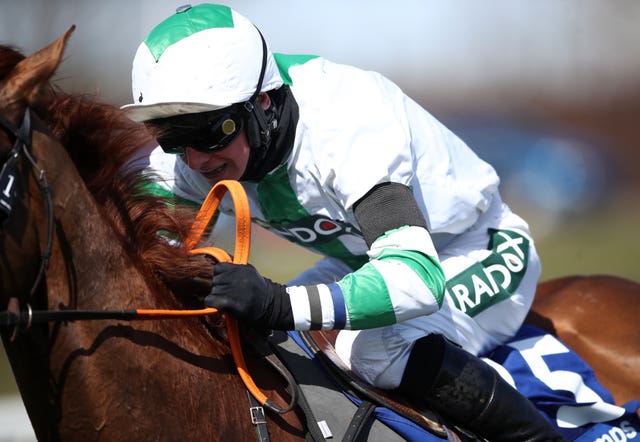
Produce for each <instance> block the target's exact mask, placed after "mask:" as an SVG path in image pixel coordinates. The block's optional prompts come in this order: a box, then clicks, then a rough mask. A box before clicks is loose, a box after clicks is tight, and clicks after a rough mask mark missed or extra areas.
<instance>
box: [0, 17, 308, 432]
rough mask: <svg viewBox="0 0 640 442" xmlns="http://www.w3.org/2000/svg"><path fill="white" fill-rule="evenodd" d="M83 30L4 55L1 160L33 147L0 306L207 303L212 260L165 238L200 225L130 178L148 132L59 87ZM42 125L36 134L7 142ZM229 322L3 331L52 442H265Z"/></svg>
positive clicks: (286, 420)
mask: <svg viewBox="0 0 640 442" xmlns="http://www.w3.org/2000/svg"><path fill="white" fill-rule="evenodd" d="M72 30H73V29H70V30H69V31H68V32H67V33H66V34H64V35H63V36H62V37H61V38H60V39H59V40H57V41H55V42H54V43H52V44H51V45H50V46H48V47H46V48H44V49H42V50H40V51H38V52H37V53H35V54H33V55H32V56H30V57H28V58H24V57H23V56H21V55H20V54H19V53H18V52H17V51H15V50H13V49H11V48H8V47H1V48H0V78H1V80H0V81H1V83H0V109H2V115H3V118H4V119H5V120H6V122H7V124H5V125H4V126H7V127H8V128H7V129H6V130H2V131H0V132H1V135H0V146H1V147H0V149H1V155H2V157H3V158H5V159H6V158H13V155H12V154H10V149H11V146H12V143H13V142H14V141H16V140H17V137H20V138H21V139H23V140H24V141H26V146H30V148H29V149H27V148H26V147H25V149H24V152H22V154H21V155H20V156H18V157H17V159H16V161H14V162H13V163H12V164H13V167H15V171H16V173H15V174H14V176H15V182H12V183H11V186H19V189H18V190H19V197H18V198H17V199H16V200H15V201H14V202H13V203H12V210H11V213H10V214H8V216H7V218H6V220H5V221H4V223H3V225H2V231H1V233H0V249H1V250H2V252H1V258H0V293H1V295H0V297H1V298H0V305H1V306H2V307H3V308H7V306H8V305H9V304H10V300H9V297H12V298H13V299H14V300H16V302H19V303H20V305H21V306H22V307H23V308H24V306H25V305H26V304H27V303H29V308H33V309H38V310H65V309H86V310H102V309H118V310H119V309H127V308H132V307H134V308H135V307H140V306H153V307H157V308H160V309H180V308H184V306H185V305H192V304H193V302H195V301H193V299H191V300H190V299H186V300H185V299H183V300H180V299H178V298H177V297H176V296H174V294H173V293H175V292H178V290H177V289H176V287H181V290H180V291H188V292H190V293H196V294H197V293H198V290H200V294H201V295H202V291H201V288H200V289H198V286H197V285H196V284H191V287H189V286H190V283H189V281H190V280H192V281H193V280H197V278H204V277H207V276H208V277H209V278H210V275H211V272H212V267H211V263H210V262H209V260H208V259H206V258H203V257H202V256H200V257H198V256H192V255H189V254H188V253H186V251H185V250H183V249H181V248H180V247H176V246H175V244H174V243H172V242H170V241H168V240H167V239H166V238H165V239H161V240H159V238H158V234H157V232H158V231H159V229H160V230H164V231H167V232H172V234H173V235H176V237H177V239H178V240H179V241H180V240H184V238H185V227H184V226H189V225H190V224H191V222H192V221H193V219H194V215H195V214H194V213H193V211H188V210H186V209H185V210H183V211H181V210H177V209H172V210H167V208H168V206H167V202H166V201H163V200H162V199H161V198H153V197H149V196H148V195H147V196H142V192H141V191H140V188H139V186H140V184H139V181H138V183H137V184H136V182H135V181H137V179H136V180H135V181H134V178H133V175H135V174H131V175H130V176H129V177H128V176H118V174H117V173H116V170H117V169H118V168H120V167H121V166H122V164H123V162H124V161H125V160H126V158H127V157H128V155H130V154H131V153H132V152H133V151H135V149H137V148H139V147H140V146H141V145H144V144H146V143H147V142H148V141H149V140H148V139H147V138H146V135H144V134H143V133H144V131H143V130H141V128H140V127H137V126H136V125H133V124H131V123H130V122H128V121H127V119H126V118H125V117H124V116H123V115H121V114H120V113H119V110H117V109H115V108H113V107H112V106H106V105H103V104H99V103H97V102H96V101H95V100H93V99H91V97H88V96H72V95H68V94H64V93H62V92H61V91H56V90H55V89H54V88H53V87H52V86H51V85H50V84H49V83H48V80H49V77H50V76H51V75H52V74H53V72H54V71H55V69H56V67H57V65H58V63H59V62H60V59H61V56H62V54H63V49H64V46H65V43H66V41H67V39H68V38H69V35H70V34H71V32H72ZM27 108H28V109H30V111H27ZM25 112H28V113H25ZM28 114H30V117H29V118H30V124H31V130H32V135H28V134H26V133H25V134H21V133H13V134H11V133H7V132H11V130H10V128H12V127H16V128H17V127H19V126H20V121H21V120H22V122H23V123H22V124H23V125H24V124H25V123H24V122H25V121H26V120H27V117H26V115H28ZM14 132H17V131H14ZM29 138H30V139H29ZM61 142H62V143H63V144H64V145H65V147H66V148H64V147H63V146H62V144H61ZM132 149H133V150H132ZM42 172H46V183H43V182H42V181H43V180H42V176H43V175H42ZM3 183H5V182H4V181H3ZM85 183H86V184H85ZM5 184H6V187H5V188H3V191H5V192H7V193H10V190H11V189H12V187H11V186H10V185H9V184H7V183H5ZM90 190H91V191H90ZM47 195H50V202H51V204H48V203H47V201H48V198H47ZM132 195H133V197H132ZM136 195H138V197H137V198H136V197H135V196H136ZM125 239H126V240H125ZM179 241H178V242H179ZM172 244H173V245H172ZM43 252H45V253H43ZM45 261H46V262H48V266H47V267H48V268H47V269H46V271H45V272H44V273H45V276H44V277H43V278H39V276H38V275H39V272H40V268H41V263H42V262H45ZM221 325H222V323H221V321H220V320H219V319H218V320H217V319H216V318H212V319H211V320H209V321H203V320H200V319H198V318H185V319H181V320H163V321H141V322H137V323H136V324H135V325H133V323H132V322H124V321H89V322H82V323H80V322H69V323H53V324H44V325H38V324H33V325H32V326H31V327H30V329H29V330H28V332H24V333H16V334H14V333H11V332H10V331H8V330H6V329H2V331H1V333H2V340H3V343H4V347H5V350H6V352H7V354H8V358H9V360H10V363H11V366H12V369H13V372H14V376H15V378H16V382H17V384H18V388H19V390H20V393H21V396H22V399H23V401H24V404H25V408H26V410H27V413H28V415H29V418H30V420H31V423H32V426H33V429H34V432H35V435H36V437H37V438H38V440H118V439H125V440H181V439H183V438H185V437H187V438H189V439H192V440H223V439H228V438H229V437H230V435H233V437H234V439H237V440H245V439H246V440H254V439H255V438H256V429H255V426H254V424H252V421H251V416H250V413H249V410H250V402H249V400H248V397H247V390H246V388H245V386H244V385H243V383H242V382H241V380H240V378H239V377H238V375H237V372H236V368H235V366H234V364H233V361H232V359H231V356H230V350H229V344H228V343H227V340H226V336H225V333H224V330H223V329H222V328H221ZM261 372H264V374H263V375H261ZM252 373H254V375H255V376H256V382H258V383H259V385H261V387H263V388H264V390H265V391H266V392H267V393H268V394H270V395H271V394H273V395H274V397H279V396H278V395H277V392H276V391H275V390H276V389H277V390H281V387H280V385H279V382H278V379H277V378H274V376H273V375H271V374H270V372H269V371H268V370H265V368H264V367H263V368H261V367H260V366H259V365H258V366H257V367H252ZM284 399H286V397H285V398H284ZM267 421H268V423H267V425H268V430H269V432H270V434H271V437H272V438H273V439H275V440H282V441H294V440H304V439H305V437H304V436H305V432H304V426H303V425H302V423H301V420H300V419H299V417H298V415H297V414H296V413H287V414H286V415H275V416H273V415H268V416H267Z"/></svg>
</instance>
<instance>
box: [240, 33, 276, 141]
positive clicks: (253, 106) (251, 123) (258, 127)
mask: <svg viewBox="0 0 640 442" xmlns="http://www.w3.org/2000/svg"><path fill="white" fill-rule="evenodd" d="M256 30H257V31H258V34H260V39H261V40H262V67H261V68H260V77H259V78H258V84H257V86H256V90H255V92H254V93H253V95H252V96H251V97H250V98H249V99H248V100H247V101H245V103H244V108H245V110H246V111H247V113H248V114H249V115H248V118H247V119H248V121H247V123H248V124H247V126H248V128H251V129H252V130H248V131H247V136H248V137H249V143H250V144H251V147H252V148H254V149H259V150H264V151H266V149H267V147H268V146H269V144H270V143H271V132H272V131H274V130H275V129H277V128H278V120H277V119H276V116H275V112H273V110H274V108H273V106H270V107H269V109H268V110H267V112H265V110H264V109H263V108H262V105H261V104H260V101H259V100H258V95H259V94H260V90H261V89H262V82H263V81H264V75H265V71H266V68H267V43H266V42H265V40H264V37H263V36H262V33H261V32H260V30H259V29H258V28H256Z"/></svg>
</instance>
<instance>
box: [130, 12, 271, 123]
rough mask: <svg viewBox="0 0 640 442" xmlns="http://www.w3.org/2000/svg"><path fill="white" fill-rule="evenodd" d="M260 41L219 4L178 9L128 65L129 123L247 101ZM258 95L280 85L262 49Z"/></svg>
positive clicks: (253, 87)
mask: <svg viewBox="0 0 640 442" xmlns="http://www.w3.org/2000/svg"><path fill="white" fill-rule="evenodd" d="M262 56H263V48H262V38H261V36H260V33H259V31H258V29H257V28H256V27H255V26H254V25H253V24H252V23H251V22H250V21H249V20H248V19H246V18H245V17H243V16H242V15H240V14H239V13H237V12H236V11H234V10H233V9H231V8H229V7H228V6H224V5H213V4H200V5H196V6H189V5H186V6H183V7H180V8H178V10H177V12H176V13H175V14H174V15H172V16H170V17H169V18H167V19H166V20H164V21H163V22H161V23H160V24H159V25H158V26H156V27H155V28H154V29H153V30H152V31H151V32H150V33H149V35H148V36H147V38H146V39H145V40H144V41H143V42H142V43H141V44H140V46H139V47H138V50H137V52H136V55H135V58H134V60H133V68H132V72H131V81H132V84H131V89H132V94H133V101H134V102H133V103H132V104H129V105H126V106H123V109H126V110H127V114H128V116H129V118H131V119H132V120H134V121H146V120H150V119H154V118H164V117H170V116H174V115H179V114H186V113H194V112H205V111H210V110H215V109H220V108H224V107H227V106H230V105H232V104H234V103H239V102H243V101H246V100H247V99H249V98H250V97H251V96H252V95H253V93H254V92H255V90H256V86H257V84H258V79H259V76H260V69H261V67H262ZM266 56H267V63H266V69H265V77H264V80H263V83H262V88H261V91H262V92H264V91H268V90H272V89H277V88H278V87H280V86H281V85H282V84H283V81H282V78H281V77H280V74H279V73H278V68H277V66H276V62H275V60H274V58H273V54H272V53H271V51H270V50H267V55H266Z"/></svg>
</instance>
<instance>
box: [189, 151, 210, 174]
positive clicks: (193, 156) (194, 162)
mask: <svg viewBox="0 0 640 442" xmlns="http://www.w3.org/2000/svg"><path fill="white" fill-rule="evenodd" d="M209 155H211V154H210V153H208V152H200V151H198V150H195V149H192V148H190V147H187V149H186V151H185V161H186V163H187V166H189V168H190V169H193V170H200V168H201V167H202V166H203V165H204V163H205V162H206V161H207V160H208V159H209Z"/></svg>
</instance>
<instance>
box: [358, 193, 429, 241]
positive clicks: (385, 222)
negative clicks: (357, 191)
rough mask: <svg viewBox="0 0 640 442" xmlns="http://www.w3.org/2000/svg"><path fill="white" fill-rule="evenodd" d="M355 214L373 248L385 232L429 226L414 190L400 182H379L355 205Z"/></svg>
mask: <svg viewBox="0 0 640 442" xmlns="http://www.w3.org/2000/svg"><path fill="white" fill-rule="evenodd" d="M353 213H354V214H355V216H356V220H357V221H358V224H359V225H360V229H361V231H362V233H363V235H364V239H365V241H366V242H367V245H368V246H369V247H371V244H373V242H374V241H375V240H376V239H378V238H379V237H380V236H382V235H383V234H384V233H385V232H387V231H389V230H392V229H397V228H398V227H403V226H418V227H424V228H425V229H426V228H427V222H426V220H425V218H424V215H423V214H422V212H421V211H420V208H419V207H418V203H417V202H416V199H415V198H414V196H413V193H412V192H411V189H409V188H408V187H407V186H405V185H404V184H400V183H390V182H388V183H381V184H378V185H376V186H375V187H373V188H372V189H371V190H370V191H369V192H367V193H366V195H365V196H363V197H362V198H360V199H359V200H358V201H357V202H356V203H355V204H354V205H353Z"/></svg>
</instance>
